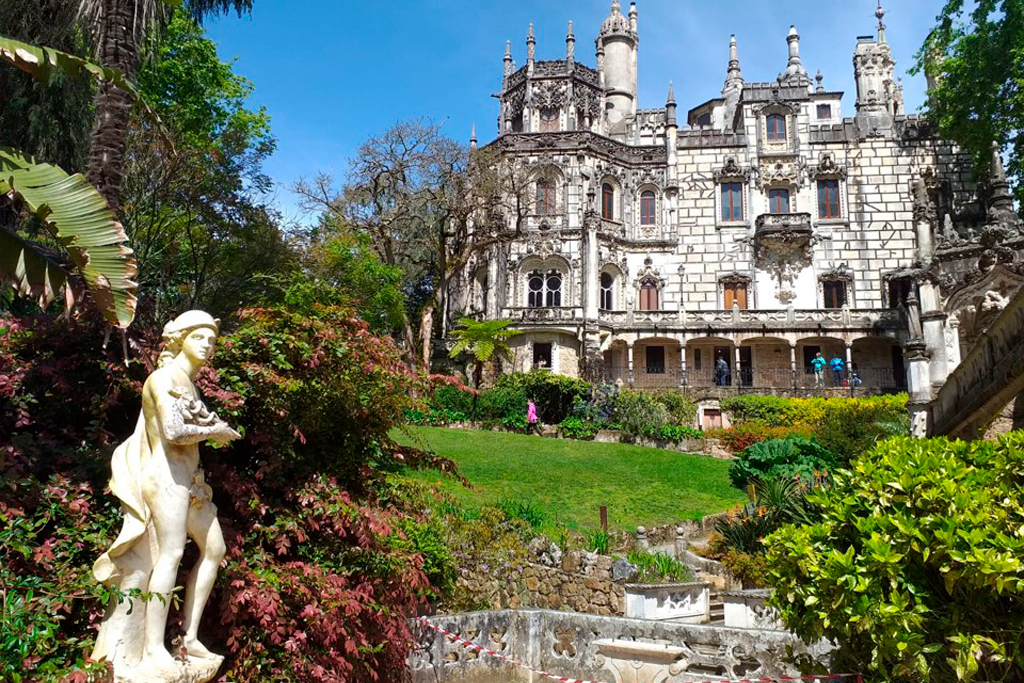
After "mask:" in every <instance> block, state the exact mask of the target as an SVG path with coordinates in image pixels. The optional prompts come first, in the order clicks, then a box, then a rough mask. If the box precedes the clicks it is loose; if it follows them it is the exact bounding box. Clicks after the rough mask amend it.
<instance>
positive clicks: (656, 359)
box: [644, 346, 665, 375]
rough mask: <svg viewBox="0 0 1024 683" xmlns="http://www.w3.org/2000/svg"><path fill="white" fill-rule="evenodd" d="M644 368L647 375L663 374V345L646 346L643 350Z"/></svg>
mask: <svg viewBox="0 0 1024 683" xmlns="http://www.w3.org/2000/svg"><path fill="white" fill-rule="evenodd" d="M644 353H645V355H646V359H645V360H646V361H647V363H646V370H647V374H648V375H664V374H665V347H664V346H648V347H647V349H646V350H645V352H644Z"/></svg>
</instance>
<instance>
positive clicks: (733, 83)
mask: <svg viewBox="0 0 1024 683" xmlns="http://www.w3.org/2000/svg"><path fill="white" fill-rule="evenodd" d="M733 90H743V72H742V71H741V70H740V57H739V50H738V48H737V47H736V36H735V35H732V36H729V66H728V67H727V68H726V74H725V85H724V86H723V87H722V96H723V97H724V96H727V95H728V93H729V92H731V91H733Z"/></svg>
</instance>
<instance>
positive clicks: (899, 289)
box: [889, 278, 913, 308]
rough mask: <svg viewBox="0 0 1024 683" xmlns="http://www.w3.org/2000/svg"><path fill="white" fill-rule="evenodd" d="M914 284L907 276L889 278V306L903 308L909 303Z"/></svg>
mask: <svg viewBox="0 0 1024 683" xmlns="http://www.w3.org/2000/svg"><path fill="white" fill-rule="evenodd" d="M912 286H913V285H912V284H911V282H910V280H908V279H907V278H893V279H892V280H889V308H901V307H902V306H903V305H904V304H905V303H907V297H909V296H910V288H911V287H912Z"/></svg>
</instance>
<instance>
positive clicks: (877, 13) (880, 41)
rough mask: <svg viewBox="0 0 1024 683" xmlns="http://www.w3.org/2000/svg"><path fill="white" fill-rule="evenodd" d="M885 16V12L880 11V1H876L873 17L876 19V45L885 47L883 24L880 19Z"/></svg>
mask: <svg viewBox="0 0 1024 683" xmlns="http://www.w3.org/2000/svg"><path fill="white" fill-rule="evenodd" d="M884 16H885V10H884V9H882V0H878V6H877V7H876V8H875V17H876V18H877V19H878V44H879V45H885V24H883V23H882V18H883V17H884Z"/></svg>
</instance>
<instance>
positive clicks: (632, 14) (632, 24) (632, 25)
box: [629, 2, 638, 36]
mask: <svg viewBox="0 0 1024 683" xmlns="http://www.w3.org/2000/svg"><path fill="white" fill-rule="evenodd" d="M629 30H630V31H632V33H633V35H634V36H635V35H638V33H637V30H636V3H635V2H631V3H629Z"/></svg>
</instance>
